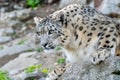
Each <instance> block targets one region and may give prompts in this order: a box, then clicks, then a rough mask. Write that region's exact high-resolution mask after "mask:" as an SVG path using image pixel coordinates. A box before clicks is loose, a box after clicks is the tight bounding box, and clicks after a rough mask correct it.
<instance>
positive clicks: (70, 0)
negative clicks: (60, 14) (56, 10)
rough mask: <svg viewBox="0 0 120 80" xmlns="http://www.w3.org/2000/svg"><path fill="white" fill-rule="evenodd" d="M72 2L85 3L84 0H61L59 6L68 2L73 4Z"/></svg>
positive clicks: (61, 6) (63, 5)
mask: <svg viewBox="0 0 120 80" xmlns="http://www.w3.org/2000/svg"><path fill="white" fill-rule="evenodd" d="M74 3H78V4H82V5H83V4H86V0H61V1H60V6H59V7H60V8H63V7H65V6H67V5H69V4H74Z"/></svg>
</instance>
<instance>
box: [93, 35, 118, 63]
mask: <svg viewBox="0 0 120 80" xmlns="http://www.w3.org/2000/svg"><path fill="white" fill-rule="evenodd" d="M115 34H116V33H111V34H106V33H103V35H102V36H100V38H99V41H98V43H97V49H96V51H95V52H94V53H92V54H91V61H92V63H93V64H98V63H100V62H101V61H104V60H105V59H106V58H108V57H110V56H111V55H112V56H114V55H115V50H116V46H117V41H118V40H117V36H115Z"/></svg>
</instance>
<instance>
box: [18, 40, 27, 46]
mask: <svg viewBox="0 0 120 80" xmlns="http://www.w3.org/2000/svg"><path fill="white" fill-rule="evenodd" d="M25 41H26V40H25V39H22V40H20V41H19V42H18V43H17V44H18V45H22V44H25Z"/></svg>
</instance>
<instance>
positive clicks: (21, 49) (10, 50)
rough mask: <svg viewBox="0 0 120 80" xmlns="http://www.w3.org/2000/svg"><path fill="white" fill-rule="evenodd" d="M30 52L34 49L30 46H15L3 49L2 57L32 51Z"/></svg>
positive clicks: (0, 53)
mask: <svg viewBox="0 0 120 80" xmlns="http://www.w3.org/2000/svg"><path fill="white" fill-rule="evenodd" d="M30 50H32V48H31V47H30V46H28V45H14V46H11V47H7V48H5V49H2V50H1V51H0V57H3V56H5V55H13V54H18V53H21V52H25V51H30Z"/></svg>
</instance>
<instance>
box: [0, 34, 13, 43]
mask: <svg viewBox="0 0 120 80" xmlns="http://www.w3.org/2000/svg"><path fill="white" fill-rule="evenodd" d="M11 40H12V38H11V37H9V36H0V44H3V43H6V42H9V41H11Z"/></svg>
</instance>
